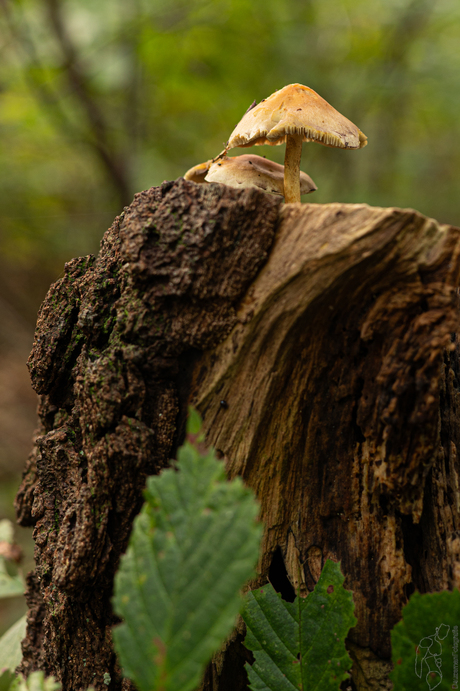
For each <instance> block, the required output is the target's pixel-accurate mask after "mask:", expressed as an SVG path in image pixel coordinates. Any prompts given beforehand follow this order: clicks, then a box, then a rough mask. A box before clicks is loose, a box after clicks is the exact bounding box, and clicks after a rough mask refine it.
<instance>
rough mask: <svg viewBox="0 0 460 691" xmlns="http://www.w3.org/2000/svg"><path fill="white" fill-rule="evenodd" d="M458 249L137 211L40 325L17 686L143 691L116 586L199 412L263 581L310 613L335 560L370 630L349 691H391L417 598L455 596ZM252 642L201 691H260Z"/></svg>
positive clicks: (389, 228) (323, 225) (129, 212)
mask: <svg viewBox="0 0 460 691" xmlns="http://www.w3.org/2000/svg"><path fill="white" fill-rule="evenodd" d="M459 253H460V230H459V229H457V228H454V227H451V226H446V225H440V224H438V223H436V221H433V220H432V219H427V218H425V217H424V216H422V215H420V214H418V213H417V212H415V211H412V210H401V209H394V208H390V209H381V208H372V207H368V206H366V205H361V204H355V205H344V204H328V205H316V204H305V205H297V204H292V205H291V204H288V205H280V202H279V200H277V199H275V198H272V197H270V196H268V195H265V194H264V193H262V192H259V191H257V190H245V191H239V190H234V189H232V188H229V187H225V186H223V185H218V184H209V185H196V184H194V183H192V182H186V181H184V180H183V179H179V180H178V181H176V182H174V183H165V184H163V185H162V186H161V187H159V188H152V189H150V190H148V191H146V192H142V193H140V194H138V195H136V197H135V199H134V202H133V204H132V205H131V206H130V207H129V208H127V209H125V211H124V213H123V214H122V215H121V216H120V217H118V218H117V219H116V220H115V222H114V224H113V225H112V227H111V228H110V229H109V230H108V231H107V233H106V234H105V236H104V238H103V240H102V243H101V251H100V253H99V255H98V257H97V258H95V257H92V256H89V257H85V258H80V259H75V260H73V261H72V262H69V264H67V265H66V271H65V276H64V278H62V279H61V280H60V281H58V282H57V283H55V284H54V285H53V286H52V287H51V288H50V291H49V293H48V296H47V297H46V299H45V302H44V303H43V305H42V308H41V310H40V313H39V317H38V323H37V331H36V336H35V341H34V347H33V351H32V354H31V357H30V360H29V366H30V372H31V376H32V381H33V386H34V388H35V390H36V391H37V393H39V394H40V405H39V416H40V429H39V430H38V432H37V436H36V439H35V446H34V450H33V452H32V454H31V456H30V458H29V461H28V464H27V467H26V469H25V471H24V477H23V482H22V484H21V487H20V489H19V492H18V496H17V500H16V501H17V513H18V519H19V522H20V523H21V525H33V526H34V539H35V543H36V552H35V556H36V568H35V570H34V571H33V572H32V573H31V574H29V576H28V594H27V598H28V605H29V614H28V629H27V637H26V639H25V640H24V642H23V652H24V657H23V661H22V665H21V671H23V672H25V673H30V672H31V671H32V670H34V669H43V670H44V671H45V672H46V673H47V674H54V675H55V676H56V677H57V678H58V680H60V681H61V682H62V685H63V688H64V689H65V691H84V690H85V689H86V688H87V687H88V686H89V685H90V684H93V685H94V687H95V689H96V690H97V691H102V690H104V691H106V689H107V688H108V689H109V690H110V691H112V690H113V691H116V690H119V689H124V690H125V691H127V690H129V689H132V688H134V687H133V686H132V684H131V683H130V682H128V681H127V680H125V681H123V680H122V678H121V675H120V670H119V667H118V665H117V662H116V658H115V655H114V652H113V648H112V639H111V627H112V625H113V624H114V623H115V621H116V619H115V617H114V615H113V613H112V610H111V606H110V597H111V593H112V583H113V577H114V573H115V571H116V569H117V566H118V562H119V558H120V555H121V554H122V553H123V551H124V550H125V549H126V546H127V541H128V538H129V533H130V530H131V526H132V522H133V519H134V516H135V514H136V513H137V512H138V511H139V509H140V506H141V504H142V489H143V487H144V484H145V479H146V476H147V475H149V474H154V473H158V472H159V471H160V470H161V469H162V468H163V467H165V466H166V465H167V464H168V459H169V458H171V457H173V456H174V454H175V451H176V449H177V447H178V445H180V443H181V442H182V440H183V435H184V423H185V417H186V413H187V406H188V405H189V404H192V405H195V406H196V407H197V408H198V410H199V411H200V412H201V414H202V415H203V417H204V425H205V431H206V438H207V440H208V442H209V443H210V444H212V445H213V446H214V447H215V448H216V450H217V452H218V454H219V456H220V457H222V458H223V459H224V460H225V463H226V467H227V469H228V474H229V476H234V475H241V476H242V477H243V478H244V480H245V482H246V483H247V484H248V485H249V486H251V487H252V488H253V489H254V490H255V491H256V493H257V495H258V497H259V500H260V502H261V518H262V519H263V521H264V522H265V526H266V530H265V536H264V541H263V549H262V554H261V559H260V564H259V571H260V576H259V577H258V578H257V580H256V581H255V582H254V585H259V584H262V583H263V582H266V581H267V579H268V577H270V578H271V580H272V581H273V582H274V583H277V584H278V588H279V589H281V590H282V591H283V592H284V593H285V594H286V595H287V596H289V594H290V593H292V592H294V589H300V592H301V594H307V593H308V592H309V591H311V590H312V589H313V587H314V585H315V582H316V581H317V579H318V577H319V573H320V571H321V568H322V565H323V563H324V561H325V560H326V559H327V558H332V559H334V560H335V561H340V562H341V567H342V571H343V573H344V574H345V577H346V580H345V586H346V587H347V588H349V589H352V590H353V593H354V600H355V603H356V615H357V617H358V623H357V626H356V627H355V628H354V629H353V630H352V631H351V632H350V635H349V639H348V647H349V650H350V653H351V655H352V657H353V659H354V662H355V664H354V667H353V681H352V682H351V683H350V684H351V685H350V688H355V689H358V690H359V691H361V690H364V689H386V688H390V686H389V682H388V678H387V674H388V671H389V669H390V664H389V659H390V630H391V628H392V627H393V625H394V624H395V623H396V622H397V621H398V620H399V619H400V614H401V608H402V606H403V605H404V604H405V603H406V602H407V598H408V596H409V595H410V594H411V593H412V592H413V591H414V590H415V589H418V590H420V591H421V592H427V591H437V590H441V589H445V588H448V587H453V586H458V585H459V584H460V533H459V532H458V531H459V530H460V515H459V511H460V509H459V507H460V490H459V479H458V476H459V462H458V459H457V449H458V448H459V444H460V439H459V436H460V425H459V416H458V409H459V405H460V401H459V394H458V388H459V381H460V376H459V368H460V365H459V362H460V360H459V348H458V344H457V339H456V336H455V332H456V331H457V326H458V312H459V311H458V299H457V291H456V288H457V285H458V279H459V272H460V258H459ZM222 568H223V569H224V568H225V564H223V565H222ZM241 640H242V631H241V627H239V629H238V630H237V631H236V632H235V633H234V635H232V636H231V637H230V639H229V641H228V642H227V643H226V644H225V645H224V648H223V649H222V651H221V652H220V653H219V654H217V655H216V656H215V658H214V660H213V661H212V663H211V664H210V666H209V667H208V670H207V672H206V674H205V679H204V688H205V689H206V691H211V689H212V691H227V689H232V690H235V689H244V688H245V687H246V679H245V672H244V669H243V665H244V662H245V660H246V659H248V655H249V654H248V653H247V652H246V651H245V650H244V648H243V647H242V645H241ZM105 673H108V674H109V675H110V678H111V682H110V685H109V686H107V685H106V683H105V682H104V674H105ZM106 678H107V677H106Z"/></svg>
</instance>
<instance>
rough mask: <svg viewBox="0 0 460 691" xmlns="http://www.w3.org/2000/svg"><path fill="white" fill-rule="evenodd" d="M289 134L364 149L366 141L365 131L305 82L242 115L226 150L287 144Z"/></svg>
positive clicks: (343, 146) (328, 143) (285, 89)
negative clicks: (239, 147)
mask: <svg viewBox="0 0 460 691" xmlns="http://www.w3.org/2000/svg"><path fill="white" fill-rule="evenodd" d="M289 134H297V135H299V134H301V135H302V136H303V141H304V142H313V141H316V142H318V143H319V144H324V145H325V146H338V147H340V148H341V149H361V148H362V147H363V146H366V144H367V137H366V135H365V134H363V133H362V132H361V130H359V129H358V128H357V127H356V125H354V124H353V123H352V122H351V121H350V120H348V119H347V118H345V117H344V116H343V115H341V114H340V113H339V112H338V111H337V110H336V109H335V108H333V107H332V106H331V105H330V104H329V103H328V102H327V101H325V100H324V98H321V96H319V95H318V94H317V93H316V91H313V89H310V88H309V87H308V86H303V85H302V84H289V85H288V86H285V87H284V88H283V89H280V90H279V91H275V93H274V94H272V95H271V96H269V97H268V98H265V99H264V100H263V101H261V102H260V103H259V104H258V105H256V106H254V107H253V108H250V109H249V110H248V111H247V112H246V113H245V114H244V115H243V117H242V119H241V120H240V122H239V123H238V125H237V126H236V127H235V129H234V130H233V132H232V134H231V135H230V139H229V140H228V142H227V150H228V149H232V148H233V147H235V146H260V145H262V144H270V145H272V146H274V145H278V144H284V143H285V141H286V135H289Z"/></svg>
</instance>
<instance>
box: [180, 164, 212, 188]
mask: <svg viewBox="0 0 460 691" xmlns="http://www.w3.org/2000/svg"><path fill="white" fill-rule="evenodd" d="M213 160H214V159H212V158H210V159H209V161H205V162H204V163H199V164H198V165H197V166H193V168H190V170H187V172H186V173H185V175H184V178H185V179H186V180H191V181H192V182H198V183H200V182H204V179H205V177H206V174H207V172H208V170H209V166H210V165H211V163H212V162H213Z"/></svg>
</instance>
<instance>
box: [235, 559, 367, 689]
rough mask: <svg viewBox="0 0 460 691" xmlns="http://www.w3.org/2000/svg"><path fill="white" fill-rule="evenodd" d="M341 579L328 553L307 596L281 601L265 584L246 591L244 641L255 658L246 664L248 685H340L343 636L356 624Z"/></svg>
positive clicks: (344, 664) (345, 664)
mask: <svg viewBox="0 0 460 691" xmlns="http://www.w3.org/2000/svg"><path fill="white" fill-rule="evenodd" d="M343 581H344V577H343V576H342V574H341V572H340V565H339V564H336V563H334V562H333V561H331V560H330V559H329V560H328V561H326V563H325V565H324V568H323V570H322V572H321V576H320V578H319V580H318V583H317V584H316V586H315V589H314V590H313V592H312V593H310V594H309V595H308V597H306V598H301V597H296V599H295V600H294V602H292V603H291V602H285V600H282V599H281V596H280V595H278V593H276V591H275V590H274V588H273V587H272V586H271V585H270V584H267V585H264V586H263V587H262V588H259V589H258V590H254V591H252V592H249V593H248V595H247V597H246V605H245V608H244V611H243V619H244V621H245V624H246V627H247V635H246V638H245V640H244V645H245V646H246V647H247V648H249V650H252V652H253V653H254V658H255V660H254V664H253V665H252V666H251V665H248V664H246V671H247V673H248V677H249V685H250V688H251V689H252V690H253V691H292V689H293V688H295V689H309V690H310V691H319V690H321V691H335V690H337V689H339V688H340V683H341V682H342V681H343V680H344V679H347V678H348V676H349V675H348V671H347V670H349V668H350V667H351V659H350V658H349V656H348V653H347V650H346V648H345V637H346V636H347V634H348V631H349V630H350V628H351V627H353V626H354V625H355V624H356V617H355V616H354V614H353V611H354V603H353V597H352V594H351V592H349V591H347V590H345V588H344V587H343V585H342V584H343Z"/></svg>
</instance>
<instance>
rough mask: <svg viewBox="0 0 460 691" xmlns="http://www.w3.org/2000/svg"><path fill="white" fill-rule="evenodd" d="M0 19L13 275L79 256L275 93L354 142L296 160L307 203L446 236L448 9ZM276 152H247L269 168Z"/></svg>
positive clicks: (392, 5)
mask: <svg viewBox="0 0 460 691" xmlns="http://www.w3.org/2000/svg"><path fill="white" fill-rule="evenodd" d="M0 5H1V7H2V9H3V11H2V13H1V15H0V16H1V24H0V40H1V53H2V61H1V65H0V84H1V86H2V97H1V105H0V128H1V130H0V133H1V137H0V140H1V142H2V143H1V145H0V165H1V171H2V183H3V184H2V188H1V192H0V204H1V210H2V211H1V216H2V221H1V223H2V237H1V249H2V252H3V254H4V256H5V254H6V255H7V256H8V257H10V258H11V259H12V260H13V261H20V262H21V263H22V264H26V265H30V264H33V263H36V262H37V261H40V262H41V263H43V262H44V263H45V264H46V265H47V266H48V265H50V264H51V265H52V266H53V267H60V265H61V263H62V261H63V260H66V259H68V258H70V257H71V256H74V255H76V254H82V253H87V252H88V251H89V250H93V251H94V250H95V249H96V248H97V244H98V241H99V239H100V237H101V235H102V233H103V232H104V230H105V228H106V226H107V225H108V224H109V223H110V222H111V220H112V218H113V216H114V214H116V213H117V212H119V211H120V210H121V208H122V206H123V204H127V203H129V202H130V201H131V198H132V195H133V194H134V193H135V192H136V191H139V190H142V189H145V188H148V187H150V186H151V185H158V184H160V183H161V182H162V181H163V180H164V179H173V178H176V177H178V176H179V175H181V174H183V173H184V172H185V170H186V169H187V168H188V167H190V166H192V165H194V164H196V163H198V162H200V161H202V160H205V159H207V158H209V157H211V156H214V155H215V154H217V153H218V152H219V151H220V150H221V149H222V147H223V144H224V143H225V141H226V139H227V137H228V135H229V134H230V132H231V130H232V129H233V127H234V125H235V124H236V123H237V121H238V120H239V119H240V118H241V116H242V115H243V113H244V111H245V110H246V108H247V107H248V105H249V104H250V103H251V102H252V101H253V100H254V99H256V100H257V101H259V100H260V99H261V98H264V97H266V96H268V95H269V94H270V93H272V92H273V91H274V90H276V89H278V88H280V87H281V86H284V85H285V84H287V83H291V82H301V83H304V84H306V85H308V86H310V87H312V88H313V89H315V90H317V91H318V92H319V93H320V94H321V95H322V96H323V97H325V98H326V99H327V100H328V101H330V102H331V103H332V104H333V105H334V106H335V107H337V108H338V109H339V110H340V111H341V112H343V113H344V114H345V115H346V116H348V117H349V118H350V119H352V120H353V121H354V122H356V124H357V125H358V126H359V127H360V128H361V129H362V130H363V131H364V132H365V133H366V134H367V135H368V137H369V145H368V147H367V148H366V149H364V150H363V151H359V152H344V151H336V150H334V149H329V148H326V147H322V146H319V145H316V144H313V145H309V146H306V147H304V154H303V164H302V167H303V169H304V170H306V171H307V172H309V173H310V174H311V175H312V177H313V178H314V179H315V181H316V183H317V185H318V187H319V190H318V192H317V193H316V194H315V196H314V199H313V198H310V199H309V200H308V201H315V202H320V203H324V202H330V201H344V202H367V203H370V204H377V205H385V206H392V205H398V206H412V207H415V208H417V209H419V210H420V211H422V212H423V213H426V214H428V215H432V216H435V217H437V218H439V219H440V220H442V221H448V222H451V223H458V224H460V199H459V197H458V195H457V189H458V175H459V174H458V170H459V164H460V153H459V147H458V145H456V143H457V142H458V141H459V139H460V137H459V135H460V124H459V118H458V112H459V101H460V96H459V94H460V89H459V86H460V84H459V81H460V77H459V75H460V51H459V50H458V45H459V42H460V5H459V3H458V2H457V1H456V0H412V1H409V0H133V2H129V3H127V2H124V1H123V0H99V1H98V2H97V3H95V2H92V0H16V1H15V2H13V1H12V0H2V2H1V3H0ZM72 68H74V70H76V71H77V73H78V75H79V78H80V86H79V85H78V83H77V80H75V78H74V77H72ZM98 120H99V121H100V122H99V124H97V121H98ZM98 146H99V147H102V148H105V149H106V152H108V155H109V157H110V158H111V160H112V163H114V162H116V163H117V165H118V166H119V168H120V169H121V171H122V177H123V178H124V181H125V184H124V186H121V185H120V184H117V183H116V181H115V179H114V175H113V171H112V172H111V171H110V166H107V164H105V163H104V162H103V159H102V154H101V152H100V151H99V150H98ZM283 149H284V147H282V148H279V147H257V152H258V153H262V154H264V155H267V156H268V157H270V158H274V159H276V160H281V161H282V156H283ZM233 153H238V152H237V151H235V152H233ZM239 153H243V152H242V151H241V150H240V151H239ZM244 153H247V151H245V152H244ZM123 187H124V189H123Z"/></svg>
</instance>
